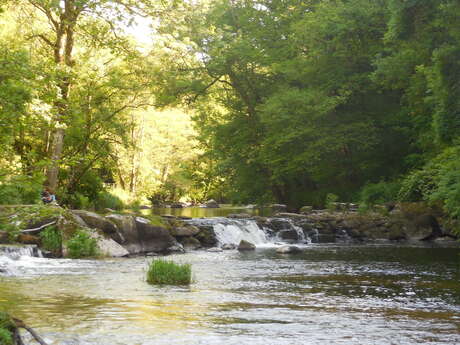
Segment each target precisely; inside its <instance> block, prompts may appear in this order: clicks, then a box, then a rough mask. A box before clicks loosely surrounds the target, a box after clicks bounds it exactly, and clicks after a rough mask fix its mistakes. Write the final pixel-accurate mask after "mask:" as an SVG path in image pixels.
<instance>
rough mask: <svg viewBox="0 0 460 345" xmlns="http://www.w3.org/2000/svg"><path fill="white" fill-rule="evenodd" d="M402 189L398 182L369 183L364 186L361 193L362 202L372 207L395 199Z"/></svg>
mask: <svg viewBox="0 0 460 345" xmlns="http://www.w3.org/2000/svg"><path fill="white" fill-rule="evenodd" d="M399 189H400V184H399V183H397V182H385V181H381V182H378V183H369V184H367V185H365V186H364V187H363V189H362V190H361V193H360V204H362V205H365V206H366V207H370V206H373V205H378V204H384V203H386V202H390V201H395V200H396V198H397V196H398V192H399Z"/></svg>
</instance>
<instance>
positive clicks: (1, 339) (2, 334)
mask: <svg viewBox="0 0 460 345" xmlns="http://www.w3.org/2000/svg"><path fill="white" fill-rule="evenodd" d="M12 344H13V337H12V335H11V332H10V331H8V330H7V329H5V328H1V327H0V345H12Z"/></svg>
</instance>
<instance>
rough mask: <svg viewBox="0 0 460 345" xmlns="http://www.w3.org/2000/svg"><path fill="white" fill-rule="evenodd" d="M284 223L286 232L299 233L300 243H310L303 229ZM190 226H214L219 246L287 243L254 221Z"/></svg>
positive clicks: (216, 221) (202, 221) (197, 222)
mask: <svg viewBox="0 0 460 345" xmlns="http://www.w3.org/2000/svg"><path fill="white" fill-rule="evenodd" d="M282 221H283V222H284V224H286V225H285V228H283V229H284V230H289V231H295V232H296V233H297V240H296V242H298V243H310V242H311V241H310V239H309V238H308V236H305V234H304V232H303V230H302V228H301V227H299V226H296V225H295V224H294V223H293V222H292V221H291V220H289V219H282ZM188 222H189V223H190V224H193V225H196V226H198V227H200V226H212V228H213V230H214V233H215V235H216V239H217V241H218V246H220V247H221V246H223V245H224V244H233V245H238V244H239V243H240V241H241V240H245V241H248V242H251V243H253V244H255V245H256V246H263V245H267V244H272V245H274V244H275V243H279V242H285V240H283V239H282V238H281V237H279V235H278V234H277V233H276V232H275V231H273V230H272V229H271V228H270V227H269V226H267V227H266V226H259V225H258V224H257V222H256V221H255V220H252V219H234V218H224V217H215V218H200V219H193V220H189V221H188Z"/></svg>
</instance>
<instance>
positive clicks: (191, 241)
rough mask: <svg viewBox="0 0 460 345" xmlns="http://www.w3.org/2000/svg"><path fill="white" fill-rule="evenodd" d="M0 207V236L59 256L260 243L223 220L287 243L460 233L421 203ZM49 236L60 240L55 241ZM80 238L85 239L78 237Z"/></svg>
mask: <svg viewBox="0 0 460 345" xmlns="http://www.w3.org/2000/svg"><path fill="white" fill-rule="evenodd" d="M0 212H1V215H0V221H1V224H2V225H1V227H0V243H4V244H5V243H21V244H34V245H37V246H39V247H41V248H42V251H43V252H44V253H45V255H48V256H55V257H66V256H70V257H72V255H70V254H71V250H72V248H73V247H72V246H77V247H78V246H79V245H80V246H81V247H84V246H88V243H94V245H95V246H96V247H97V253H98V254H99V255H102V256H112V257H122V256H129V255H139V254H141V255H149V254H168V253H173V252H184V251H186V250H195V249H200V248H208V249H209V248H215V247H220V248H219V250H222V249H234V248H237V246H238V244H239V243H240V241H241V240H242V239H244V240H245V242H244V243H243V242H241V243H243V245H241V246H240V247H241V250H243V249H244V250H247V249H248V248H249V247H250V248H251V249H253V248H254V244H257V243H250V242H251V241H250V239H248V238H247V237H246V238H244V236H243V237H241V236H240V237H238V236H236V237H234V238H233V243H232V242H231V240H232V239H230V240H226V239H222V238H219V233H218V231H217V233H216V230H219V229H220V230H222V227H226V230H225V231H229V232H232V231H233V232H241V233H242V235H244V234H245V233H247V232H248V231H255V232H261V233H262V235H263V237H267V238H270V239H271V241H273V242H283V243H286V244H295V243H308V242H310V241H311V242H313V243H315V242H319V243H325V242H341V241H357V242H371V241H381V240H385V241H454V240H456V239H457V236H456V235H455V233H454V231H452V229H451V228H449V224H447V223H445V222H444V221H443V219H442V218H440V217H438V216H437V215H436V214H434V213H433V212H431V211H430V210H428V209H427V208H425V207H420V205H414V204H411V205H409V204H407V205H397V206H396V207H392V208H391V210H389V209H379V210H378V211H369V212H366V213H360V212H358V211H357V210H356V209H354V208H350V207H340V208H337V209H335V210H313V209H311V208H308V207H305V208H303V209H302V212H303V213H298V214H297V213H286V212H284V213H277V214H276V215H275V216H272V217H257V216H251V215H248V214H234V215H230V216H229V217H228V218H219V219H218V220H217V221H216V220H214V219H208V220H209V221H206V219H203V220H201V219H194V220H191V219H181V218H178V217H174V216H163V217H160V216H140V215H135V214H126V213H124V214H121V213H115V212H109V213H107V214H96V213H94V212H90V211H85V210H66V209H63V208H60V207H56V206H17V207H6V208H5V207H3V208H0ZM238 227H239V228H238ZM220 235H222V234H220ZM53 236H54V237H53ZM50 238H51V240H53V241H54V242H53V241H52V242H51V244H50ZM235 238H237V239H238V240H235ZM255 238H256V239H260V237H255ZM78 241H86V242H84V243H80V244H79V243H78ZM91 241H92V242H91ZM248 242H249V244H248ZM89 253H92V252H91V251H90V252H89Z"/></svg>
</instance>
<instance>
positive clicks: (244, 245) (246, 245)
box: [238, 240, 256, 252]
mask: <svg viewBox="0 0 460 345" xmlns="http://www.w3.org/2000/svg"><path fill="white" fill-rule="evenodd" d="M255 249H256V246H255V245H254V244H253V243H251V242H248V241H246V240H241V242H240V244H238V250H239V251H240V252H241V251H249V250H255Z"/></svg>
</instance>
